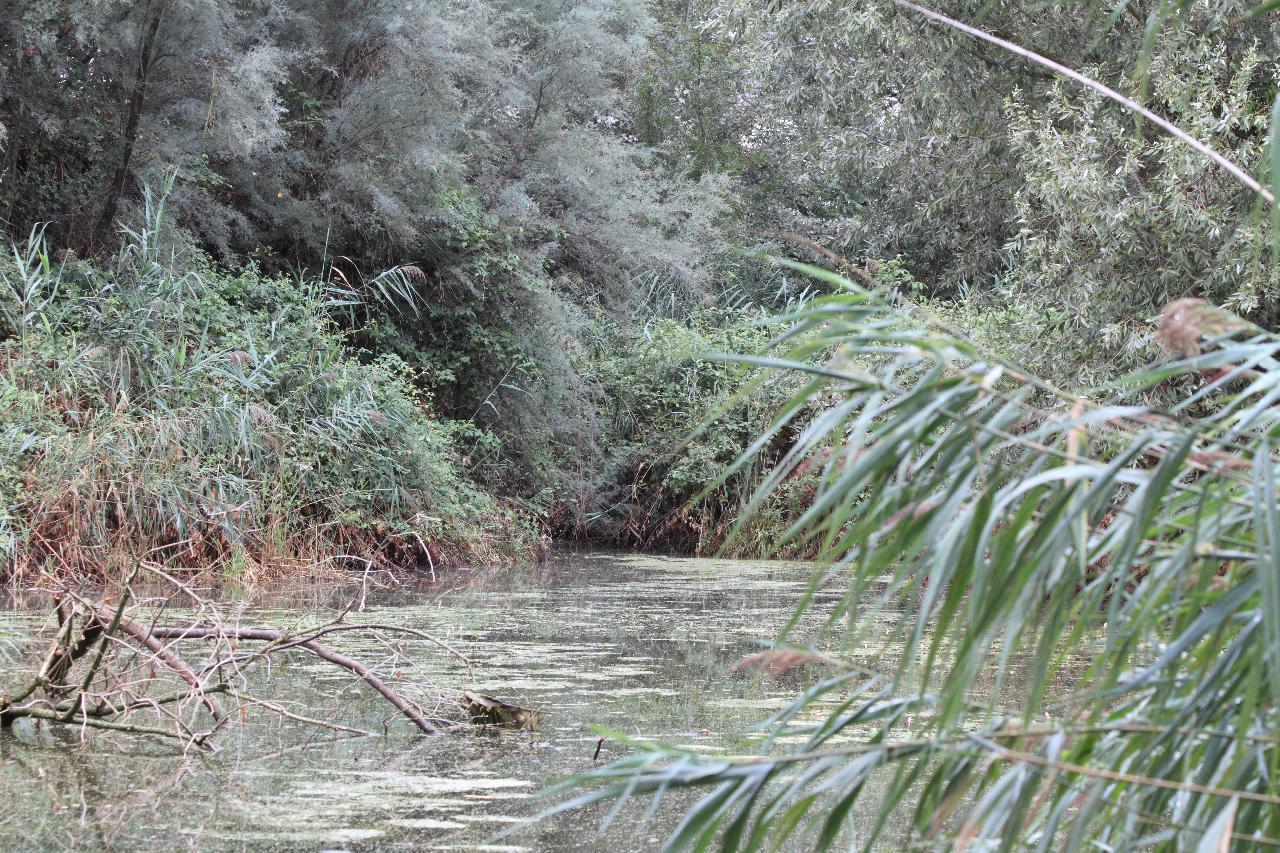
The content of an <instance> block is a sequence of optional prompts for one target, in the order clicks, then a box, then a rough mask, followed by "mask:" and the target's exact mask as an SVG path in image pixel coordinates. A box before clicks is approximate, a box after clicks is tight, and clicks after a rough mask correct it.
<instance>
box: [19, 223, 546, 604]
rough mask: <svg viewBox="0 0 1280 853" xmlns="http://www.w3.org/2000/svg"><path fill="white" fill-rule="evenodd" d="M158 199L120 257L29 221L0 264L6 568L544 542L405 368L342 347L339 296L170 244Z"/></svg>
mask: <svg viewBox="0 0 1280 853" xmlns="http://www.w3.org/2000/svg"><path fill="white" fill-rule="evenodd" d="M156 207H157V209H156V210H155V212H154V216H153V217H150V218H149V221H150V222H151V223H152V224H151V225H149V226H148V227H147V228H145V229H141V230H139V231H137V232H134V233H132V234H131V235H130V240H129V242H128V244H127V245H126V247H125V248H124V249H123V250H122V251H121V253H120V254H119V255H118V257H116V258H115V260H114V262H113V263H109V264H106V265H91V264H89V263H87V262H83V261H80V260H77V259H75V258H74V256H70V255H66V254H65V253H64V254H63V255H62V256H61V257H57V258H55V257H54V256H53V255H51V250H50V248H49V247H48V246H47V245H46V244H45V242H44V240H43V239H42V237H41V235H40V234H39V233H38V232H37V233H34V234H33V235H32V236H31V238H30V239H29V240H28V241H26V243H25V245H18V246H14V247H13V249H12V251H11V252H9V253H7V255H8V256H7V257H5V258H4V259H3V260H0V560H2V564H3V569H2V572H3V574H4V576H5V577H6V579H7V580H9V581H11V582H19V583H26V582H36V580H37V579H38V576H39V575H40V574H41V573H42V572H45V571H52V572H53V573H55V574H56V575H58V576H60V577H63V578H72V577H76V578H89V579H92V578H96V577H102V576H105V575H108V574H110V573H112V571H113V569H114V568H115V567H116V566H119V565H124V564H126V563H127V562H129V561H133V560H137V559H149V560H153V561H155V562H157V563H159V564H162V565H166V566H169V567H175V568H176V567H184V568H192V569H211V570H215V571H218V572H221V573H223V574H227V575H245V574H254V575H261V574H264V573H277V572H282V571H303V570H306V571H316V570H321V569H323V568H325V567H331V568H334V569H350V568H357V569H363V568H365V567H367V566H370V565H373V566H376V567H396V568H410V567H420V568H423V569H429V568H435V567H437V566H439V565H441V564H448V563H453V562H458V561H463V560H465V561H470V562H495V561H502V560H505V559H509V558H512V557H514V556H515V555H517V554H520V553H524V552H527V551H529V550H530V549H531V548H533V547H535V546H536V543H537V536H536V533H535V532H534V530H533V528H532V525H531V523H530V522H529V521H528V519H527V518H525V516H524V514H523V513H521V512H520V511H518V510H515V509H513V508H511V507H509V506H507V505H505V504H504V502H502V501H500V500H498V499H496V498H495V497H493V496H492V495H491V494H489V493H487V492H486V491H484V490H483V489H481V488H480V487H478V486H476V485H474V484H473V483H472V482H471V481H469V480H468V479H467V478H466V476H465V475H464V474H463V472H462V470H461V462H460V459H459V454H458V453H457V451H456V450H455V448H454V446H453V443H452V441H453V440H452V438H451V431H450V429H449V428H448V427H447V426H446V425H445V424H443V423H441V421H439V420H438V419H436V418H434V417H433V416H432V412H431V401H430V399H429V398H427V397H426V396H425V395H424V394H423V392H422V391H421V390H420V385H419V384H418V383H415V376H414V371H413V369H412V368H411V367H410V366H408V365H406V364H405V363H404V362H403V361H401V360H400V359H399V358H397V357H395V356H392V355H385V354H383V355H377V356H374V355H370V354H367V353H362V352H357V351H355V350H353V349H352V348H351V347H350V345H349V331H348V330H347V329H345V328H344V326H343V324H341V323H340V322H338V318H339V317H340V316H341V315H342V312H344V311H347V309H349V306H350V302H351V298H352V293H351V291H350V289H344V290H342V291H338V290H336V289H334V288H330V287H327V286H326V285H325V284H324V283H322V282H317V281H311V280H306V279H301V278H299V279H292V280H291V279H287V278H279V277H269V276H266V275H263V274H261V273H260V272H259V271H258V270H257V269H256V268H255V267H253V266H252V265H250V266H247V267H245V268H243V269H242V270H240V271H239V272H236V273H234V274H232V273H228V272H225V271H222V270H220V269H217V268H215V267H214V266H213V265H212V264H210V263H208V262H207V261H201V260H200V259H199V258H196V259H195V260H192V259H191V258H185V259H182V260H181V261H179V259H177V258H175V257H174V256H172V255H169V256H167V257H166V255H165V253H164V251H163V250H162V249H161V248H160V238H161V231H160V223H161V221H162V207H163V205H162V204H160V205H157V206H156ZM402 277H403V276H402Z"/></svg>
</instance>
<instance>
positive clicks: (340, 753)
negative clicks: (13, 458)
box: [0, 552, 896, 851]
mask: <svg viewBox="0 0 1280 853" xmlns="http://www.w3.org/2000/svg"><path fill="white" fill-rule="evenodd" d="M809 574H810V569H809V567H808V566H806V565H804V564H796V563H768V562H747V561H722V560H710V559H675V558H661V557H652V556H638V555H612V554H599V553H574V552H554V553H553V555H552V556H551V558H550V559H549V560H548V561H547V562H545V563H542V564H539V565H536V566H528V567H524V568H518V569H514V570H507V571H501V572H495V571H486V572H454V573H452V574H450V575H449V576H448V577H447V578H445V579H443V580H442V582H441V583H438V584H426V583H421V584H417V583H407V584H402V585H400V586H398V587H395V588H392V589H384V590H381V591H379V590H373V591H369V592H367V593H361V590H360V589H359V588H358V587H353V586H352V585H333V584H330V583H326V584H316V585H312V586H306V585H294V586H292V587H290V588H289V589H288V590H286V591H283V592H282V591H272V592H267V593H262V592H259V593H256V594H255V595H254V596H251V597H248V598H247V599H246V600H245V601H244V602H243V603H241V604H240V605H238V608H239V609H238V610H237V611H236V612H237V615H238V617H239V618H240V620H241V621H242V622H243V623H244V624H255V625H271V626H277V627H284V628H289V627H291V626H296V625H298V624H299V622H300V621H302V622H310V623H312V624H315V623H318V622H322V621H327V620H329V619H331V618H333V616H334V614H335V613H337V612H340V610H341V609H342V608H344V607H346V606H348V605H350V604H351V602H352V601H353V600H355V599H356V598H357V596H359V595H361V594H363V597H364V602H363V604H364V606H363V609H361V610H359V612H354V613H352V614H351V616H350V619H351V621H367V622H378V623H394V624H398V625H404V626H409V627H413V628H418V629H421V630H423V631H427V632H430V633H432V634H434V635H436V636H438V637H440V638H442V639H445V640H446V641H447V642H448V643H450V644H451V645H452V646H453V647H454V648H456V649H457V650H458V651H460V652H461V653H462V654H464V655H465V656H466V657H467V658H468V659H469V660H470V663H471V666H470V667H468V665H466V664H464V663H463V662H462V661H459V660H458V659H457V658H455V657H452V656H451V655H449V654H447V653H445V652H443V651H442V650H440V649H439V648H437V647H436V646H434V645H431V644H430V643H428V642H426V641H423V640H419V639H417V638H413V637H408V638H404V637H401V638H396V639H394V640H392V641H390V642H386V641H383V640H378V639H375V638H370V637H357V636H356V635H354V634H347V635H332V639H333V645H334V646H336V647H338V648H339V649H340V650H341V651H344V652H346V653H348V654H351V655H354V656H357V657H360V658H362V659H364V660H367V661H370V662H375V661H381V662H383V663H384V664H385V663H386V662H387V661H388V660H393V662H392V664H391V666H392V667H394V668H395V669H397V670H403V671H402V672H401V673H400V674H401V677H402V679H403V684H404V687H403V689H404V690H405V692H406V693H408V694H410V695H413V693H414V691H415V690H417V691H418V694H419V695H420V696H423V697H425V696H429V695H432V694H433V691H434V689H435V688H434V687H433V686H431V685H432V684H435V685H439V686H441V687H446V688H465V689H473V690H477V691H480V692H484V693H489V694H493V695H496V696H499V697H501V698H503V699H506V700H508V701H512V702H516V703H518V704H521V705H525V706H529V707H534V708H538V709H541V710H543V711H544V715H543V720H542V724H541V727H540V729H539V730H538V731H536V732H509V731H508V732H503V733H495V732H494V731H492V730H489V731H479V730H477V731H475V732H468V733H466V734H460V735H447V736H442V737H432V738H424V737H420V736H418V735H417V733H416V730H415V729H414V728H413V727H412V725H411V724H409V723H408V722H407V721H406V720H404V719H403V718H401V717H398V716H396V715H394V714H392V713H390V712H391V709H390V707H389V706H388V705H386V704H385V703H384V702H383V701H382V700H381V699H380V698H379V697H377V696H376V695H375V694H373V693H372V691H370V690H369V689H368V688H367V687H366V686H365V685H364V684H362V683H359V682H353V681H352V679H351V678H349V677H348V676H347V674H346V673H344V672H341V671H338V670H336V669H333V668H332V667H328V666H327V665H325V664H323V663H321V662H319V661H315V660H314V659H312V658H310V657H309V656H306V655H302V654H295V655H292V656H289V657H287V658H285V659H283V661H282V662H281V663H279V664H277V665H276V666H274V667H273V668H272V669H271V670H270V671H269V672H267V671H262V672H261V673H260V674H259V675H258V676H257V678H258V679H259V680H260V681H261V682H262V683H255V684H254V685H252V686H253V690H254V692H255V693H257V694H268V693H269V694H271V695H274V696H285V697H292V698H295V699H298V700H301V701H302V702H303V703H305V704H306V705H307V706H310V707H311V709H312V710H311V711H310V713H320V714H322V715H323V717H324V719H326V720H329V721H332V722H334V723H338V724H341V725H346V726H352V727H355V728H360V729H366V730H376V731H378V732H379V735H378V736H377V737H346V736H343V735H340V734H337V733H334V732H332V731H328V730H325V729H317V728H315V727H311V726H307V725H303V724H300V723H297V722H290V721H284V722H281V721H280V720H279V719H278V718H275V717H273V716H266V715H263V716H253V717H250V718H249V719H247V720H246V721H245V722H243V723H241V724H237V725H235V726H232V727H231V728H230V729H229V730H227V731H225V732H223V733H222V734H221V735H220V736H219V738H220V739H219V740H218V746H219V749H218V751H217V752H216V753H215V754H212V755H199V754H188V755H186V756H183V755H180V754H176V753H175V750H174V748H173V747H172V746H171V745H170V744H168V743H165V742H162V741H150V740H146V739H138V738H136V737H129V736H124V735H116V734H110V735H99V736H89V737H85V738H82V737H81V736H80V733H79V732H67V731H65V730H64V731H50V730H47V729H42V730H38V731H37V730H34V729H32V728H30V727H18V728H17V729H15V731H14V732H13V733H11V734H0V786H3V788H2V791H0V793H2V795H3V797H4V802H5V806H4V808H3V810H0V848H3V849H65V848H72V847H74V848H78V849H112V850H137V849H146V850H159V849H202V850H239V849H252V850H257V849H271V850H295V849H296V850H319V849H347V850H365V849H378V850H384V849H387V850H397V849H423V850H434V849H439V850H447V849H465V850H485V849H487V850H549V851H558V850H567V849H583V850H589V849H601V850H615V851H617V850H640V849H648V848H655V847H658V846H660V844H661V841H662V840H663V839H664V837H665V836H666V834H667V832H669V831H670V829H671V827H672V826H673V823H674V821H675V820H677V819H678V817H679V806H680V805H682V804H683V805H687V804H688V803H689V800H688V799H687V797H685V798H680V797H677V798H673V799H671V800H670V801H669V802H667V803H666V805H665V806H664V808H662V809H660V810H659V812H658V814H657V815H656V817H654V818H653V819H652V820H651V821H649V822H648V823H647V824H646V823H643V822H642V821H641V819H640V818H641V814H640V812H642V811H643V808H642V806H643V805H645V804H641V803H636V804H635V808H629V809H627V810H626V811H625V812H624V813H623V815H622V816H621V817H620V818H619V820H618V821H617V822H615V823H614V824H613V825H612V826H611V827H610V828H609V829H608V830H607V831H605V832H604V833H603V834H601V833H600V832H598V825H599V821H600V818H601V816H602V815H603V814H604V813H605V811H606V810H605V809H601V808H596V809H592V810H588V811H585V812H578V813H567V814H561V815H558V816H556V817H555V818H553V819H551V820H547V821H542V822H538V823H534V824H531V825H530V824H526V823H523V821H524V819H525V818H527V817H528V816H530V815H533V814H537V813H538V812H539V811H541V810H542V809H545V808H546V807H547V806H548V805H549V801H548V800H546V799H545V798H542V797H540V796H539V793H540V792H541V791H542V790H543V789H544V787H545V786H547V785H548V784H549V783H551V782H553V781H555V780H557V779H560V778H562V777H564V776H567V775H570V774H573V773H576V772H580V771H583V770H586V769H589V768H590V767H592V764H593V762H592V759H593V754H594V752H595V749H596V738H597V735H596V733H595V731H594V730H593V729H592V727H593V726H604V727H607V728H609V729H612V730H617V731H623V732H626V733H628V734H629V735H631V736H633V737H637V738H647V739H659V740H665V741H668V742H673V743H679V744H681V745H683V746H685V747H687V748H691V749H695V750H706V751H713V752H714V751H722V750H740V749H743V748H744V742H743V739H742V735H743V733H744V732H746V731H747V730H748V729H749V728H750V727H751V726H752V725H753V724H755V723H757V722H759V721H760V720H761V719H764V718H765V717H767V716H768V715H769V714H770V713H772V712H773V711H775V710H777V709H779V708H781V707H784V706H785V705H786V704H787V703H788V702H789V701H790V699H791V698H792V697H793V696H794V695H795V693H796V690H797V689H798V688H800V687H802V686H803V685H804V684H805V683H807V682H806V679H807V678H812V676H811V675H805V674H804V673H800V672H795V673H791V674H788V675H787V676H784V677H783V678H782V679H780V680H774V679H770V678H768V677H765V676H761V675H759V674H755V673H742V672H734V671H732V666H733V664H734V663H735V662H736V661H738V660H740V659H741V658H742V657H744V656H745V655H749V654H752V653H753V652H755V651H758V650H759V648H760V645H759V642H758V641H760V640H764V639H768V638H770V637H771V636H773V635H774V634H775V633H776V632H777V630H778V629H779V627H780V626H781V625H782V624H783V623H784V622H785V621H786V619H787V617H788V616H789V615H790V614H791V613H792V610H793V605H794V603H795V601H796V598H797V596H798V595H799V593H800V592H801V590H802V589H803V588H804V586H805V584H806V583H807V582H808V579H809ZM820 604H821V602H820ZM233 609H234V608H233ZM822 609H823V608H822V607H821V606H819V607H818V608H817V612H820V611H821V610H822ZM815 618H816V617H815ZM869 618H871V619H873V620H875V619H882V620H885V623H886V625H887V624H888V620H891V619H893V618H896V615H895V614H891V613H884V614H879V615H875V614H873V615H872V616H871V617H869ZM175 619H176V615H175ZM3 620H4V625H6V626H7V627H8V628H9V629H10V630H44V631H48V630H50V629H49V623H51V621H52V620H51V619H50V618H49V617H48V614H47V612H45V611H34V612H33V611H32V610H31V609H30V608H29V607H22V606H17V605H11V606H10V608H9V610H8V611H7V612H6V613H5V614H4V616H3ZM873 628H874V626H873ZM800 630H801V633H802V634H804V633H808V634H810V635H811V634H812V632H813V630H814V624H813V623H807V624H804V625H802V626H801V629H800ZM875 633H877V632H876V631H875V630H872V631H871V634H873V635H874V634H875ZM882 651H883V650H882V649H880V648H879V647H877V646H876V645H875V643H869V644H868V645H867V646H866V647H865V648H864V649H862V650H861V651H859V650H858V649H854V650H852V653H853V654H854V655H855V656H857V655H859V654H861V655H863V656H864V657H865V658H866V659H867V660H868V661H873V660H878V659H879V658H880V657H881V653H882ZM414 684H418V685H419V686H418V687H416V688H415V687H414V686H413V685H414ZM7 686H8V685H6V687H7ZM295 710H297V711H299V712H302V711H303V710H304V709H303V708H302V707H301V706H299V707H297V708H295ZM383 732H385V734H383ZM622 749H623V747H621V746H619V745H618V744H616V743H614V742H611V741H606V742H605V744H604V746H603V748H602V750H601V755H600V760H601V761H604V760H607V759H609V758H614V757H617V756H618V755H619V754H620V751H621V750H622Z"/></svg>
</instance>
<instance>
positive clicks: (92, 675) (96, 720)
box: [0, 573, 471, 748]
mask: <svg viewBox="0 0 1280 853" xmlns="http://www.w3.org/2000/svg"><path fill="white" fill-rule="evenodd" d="M133 576H134V575H133V573H130V575H129V576H128V577H127V578H126V580H125V582H124V583H123V584H122V586H121V588H120V590H119V591H118V592H116V593H115V595H114V596H107V597H106V598H105V599H104V600H91V599H89V598H87V597H85V596H83V595H80V594H77V593H74V592H66V593H64V594H62V595H58V596H56V597H55V599H54V613H55V616H56V618H57V622H58V630H57V633H56V634H55V636H54V638H53V640H52V643H51V645H50V647H49V649H48V650H47V651H46V652H45V654H44V655H43V656H42V658H41V664H40V666H39V668H38V669H37V670H36V671H35V673H34V675H33V676H32V677H31V678H30V680H29V681H28V683H27V684H26V685H25V686H24V687H23V688H22V689H21V690H19V691H17V692H16V693H15V694H14V695H12V696H5V695H0V727H3V728H8V727H10V726H12V725H13V724H14V723H15V722H17V721H19V720H23V719H27V720H31V721H33V722H36V723H37V724H39V723H47V724H62V725H67V726H72V727H78V728H82V729H90V728H94V729H105V730H109V731H118V732H127V733H132V734H146V735H156V736H162V737H169V738H174V739H177V740H178V741H179V742H181V743H183V744H184V745H186V746H196V747H202V748H208V747H209V746H210V739H211V738H212V737H213V735H214V734H215V733H217V731H219V730H220V729H221V728H222V727H223V726H224V725H225V724H226V723H227V721H228V719H229V714H228V712H227V711H226V710H225V709H224V707H223V705H222V704H221V703H220V702H218V700H217V699H215V698H214V697H215V696H225V697H226V698H227V701H228V703H229V704H230V705H231V706H232V707H234V708H237V709H238V710H239V712H240V714H241V715H242V716H243V714H244V713H245V709H246V708H248V707H251V706H252V707H257V708H262V709H266V710H268V711H270V712H272V713H274V714H276V715H277V716H279V717H280V718H282V719H290V720H294V721H296V722H301V723H305V724H309V725H317V726H323V727H328V728H334V729H336V730H342V731H346V732H357V731H359V730H356V729H351V728H349V727H346V726H338V725H336V724H330V723H327V722H325V721H323V720H319V719H316V718H315V716H314V715H309V714H305V713H296V712H293V711H289V710H287V708H286V705H287V704H290V703H288V702H282V701H280V700H279V699H272V698H258V697H256V696H253V695H250V694H249V693H248V692H246V691H245V690H244V689H242V688H241V686H240V684H241V682H242V681H243V679H242V677H241V676H242V674H243V671H242V668H243V666H244V665H245V664H247V663H249V662H253V661H269V660H271V659H272V658H273V657H274V656H278V655H280V654H283V653H284V652H287V651H291V650H293V651H298V652H304V653H307V654H310V655H312V656H313V657H316V658H319V659H320V660H323V661H325V662H327V663H330V664H333V665H334V666H336V667H338V668H340V669H343V670H345V671H347V672H348V673H350V674H351V675H353V676H355V677H356V678H358V679H360V680H361V681H363V682H365V683H366V684H367V685H369V686H370V687H372V688H373V689H374V690H376V691H377V692H378V693H379V694H380V695H381V696H382V697H383V698H384V699H385V700H386V701H387V702H388V703H390V704H391V705H392V707H394V708H395V709H396V710H397V711H399V712H400V714H402V715H403V716H404V717H406V718H407V719H408V720H410V721H411V722H413V724H414V725H415V726H417V728H418V729H419V730H420V731H421V732H423V733H425V734H432V735H434V734H439V733H441V732H442V731H444V730H445V729H444V728H443V727H442V726H441V725H437V724H436V723H435V722H433V721H432V719H431V718H429V716H428V713H427V712H426V711H424V710H423V708H422V707H420V706H419V705H417V704H416V703H414V702H412V701H410V700H409V699H406V698H405V697H404V696H403V695H402V694H401V693H400V692H398V691H397V690H396V689H395V688H394V687H392V686H391V684H389V683H388V682H387V681H386V680H385V679H384V678H383V677H381V676H380V675H379V674H378V673H377V672H375V670H374V669H373V668H372V667H370V666H367V665H365V664H364V663H362V662H361V661H359V660H357V659H355V658H354V657H351V656H349V655H345V654H342V653H341V652H338V651H336V650H334V649H333V648H331V647H330V646H328V645H325V644H323V643H321V642H319V638H320V637H323V636H327V635H331V634H336V633H339V632H350V631H368V632H374V633H401V634H407V635H410V636H414V637H418V638H420V639H423V640H426V641H428V642H430V643H433V644H435V645H436V646H438V647H440V648H442V649H444V650H445V651H447V652H448V653H450V654H452V655H454V656H455V657H457V658H458V659H459V660H461V661H462V662H463V663H465V664H466V665H467V666H468V668H470V666H471V663H470V661H468V660H467V659H466V657H464V656H463V655H462V654H461V653H460V652H457V651H456V650H455V649H453V648H452V647H451V646H449V645H448V644H447V643H445V642H443V641H442V640H439V639H437V638H436V637H433V636H431V635H430V634H427V633H425V632H423V631H419V630H417V629H413V628H400V627H397V626H394V625H381V624H368V625H361V624H354V623H345V622H343V621H342V620H343V619H344V618H345V617H346V613H345V612H344V613H343V614H342V615H340V616H339V617H338V618H337V619H336V620H334V621H333V622H331V623H328V624H324V625H321V626H317V627H314V628H310V629H307V630H301V631H294V632H289V631H285V630H281V629H278V628H267V627H246V626H240V625H232V624H230V623H228V622H226V621H224V620H222V619H221V618H219V617H218V615H217V610H216V608H214V607H213V606H212V605H211V604H210V602H208V601H205V600H203V599H200V598H198V597H195V593H194V592H193V591H192V590H191V589H190V588H188V587H185V586H183V587H182V589H181V593H182V594H183V595H185V596H188V597H195V598H196V603H197V605H199V608H198V609H199V611H200V613H201V620H200V621H198V622H192V623H189V624H186V625H176V626H173V625H170V626H166V625H156V624H152V625H148V624H146V623H145V620H144V619H142V618H139V617H140V614H141V613H142V611H143V607H142V605H141V604H139V603H138V601H139V599H138V598H137V596H136V595H135V594H134V590H133V589H132V588H131V587H130V586H129V584H130V582H131V581H132V579H133ZM165 603H167V600H166V602H165ZM163 609H164V608H163V607H160V608H159V609H158V610H155V609H153V610H152V613H153V615H158V613H162V612H163ZM194 642H199V643H200V644H201V646H202V649H201V650H202V652H203V653H204V657H203V659H202V662H201V663H199V664H198V665H192V664H191V663H189V662H188V660H187V659H186V658H184V657H183V653H182V651H181V648H180V646H181V644H184V643H185V644H190V643H194ZM246 643H261V644H262V645H260V646H257V647H254V648H245V647H244V646H243V644H246ZM210 646H212V648H210ZM209 661H212V663H210V662H209ZM397 675H398V674H397ZM201 709H203V710H204V711H206V712H207V714H208V716H209V717H211V718H212V723H211V724H210V725H207V726H204V727H200V726H198V725H197V722H198V719H199V717H200V714H199V711H200V710H201ZM144 712H145V713H149V714H150V716H151V717H152V718H153V719H152V720H147V721H146V722H139V721H138V717H139V716H140V715H142V714H143V713H144ZM155 718H158V719H159V720H160V722H161V725H155V724H153V720H154V719H155ZM361 733H363V734H367V733H364V732H361Z"/></svg>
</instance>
